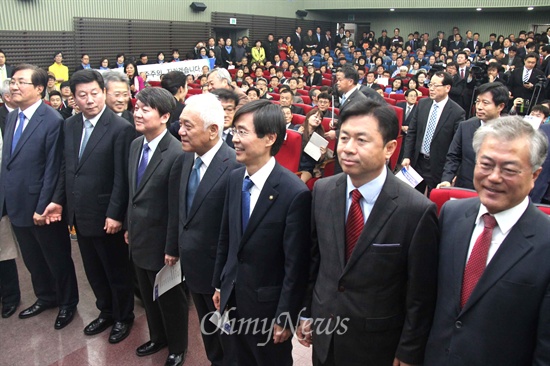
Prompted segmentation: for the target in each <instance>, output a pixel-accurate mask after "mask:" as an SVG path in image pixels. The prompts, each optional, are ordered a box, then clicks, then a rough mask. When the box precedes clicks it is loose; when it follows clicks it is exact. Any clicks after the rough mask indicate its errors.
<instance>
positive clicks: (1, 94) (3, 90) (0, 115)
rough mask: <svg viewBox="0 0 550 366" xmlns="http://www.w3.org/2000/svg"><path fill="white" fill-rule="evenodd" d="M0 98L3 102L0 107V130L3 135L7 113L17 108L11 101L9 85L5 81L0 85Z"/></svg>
mask: <svg viewBox="0 0 550 366" xmlns="http://www.w3.org/2000/svg"><path fill="white" fill-rule="evenodd" d="M0 98H2V101H3V102H4V105H3V106H2V107H0V129H1V130H2V135H4V130H5V127H6V118H7V117H8V113H10V112H11V111H13V110H14V109H16V108H17V105H16V104H15V103H13V101H12V97H11V94H10V84H9V81H8V80H5V81H4V83H2V84H0Z"/></svg>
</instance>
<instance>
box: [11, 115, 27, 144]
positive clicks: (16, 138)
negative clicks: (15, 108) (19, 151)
mask: <svg viewBox="0 0 550 366" xmlns="http://www.w3.org/2000/svg"><path fill="white" fill-rule="evenodd" d="M24 125H25V114H24V113H23V112H19V126H17V129H16V130H15V133H14V134H13V141H12V142H11V153H12V154H13V151H14V150H15V148H16V147H17V143H18V142H19V139H20V138H21V135H22V134H23V126H24Z"/></svg>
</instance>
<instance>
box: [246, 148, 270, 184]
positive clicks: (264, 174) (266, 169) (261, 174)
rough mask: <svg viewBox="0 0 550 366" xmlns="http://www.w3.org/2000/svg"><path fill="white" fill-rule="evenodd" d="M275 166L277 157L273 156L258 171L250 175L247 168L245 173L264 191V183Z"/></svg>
mask: <svg viewBox="0 0 550 366" xmlns="http://www.w3.org/2000/svg"><path fill="white" fill-rule="evenodd" d="M273 168H275V158H274V157H273V156H272V157H271V158H270V159H269V161H268V162H267V163H266V164H265V165H264V166H263V167H261V168H260V169H259V170H258V171H257V172H256V173H254V174H252V175H250V174H248V171H247V170H245V172H244V174H245V176H249V177H250V180H251V181H252V183H254V185H255V186H256V187H257V188H258V189H259V190H260V192H261V191H262V189H263V188H264V184H265V182H266V181H267V178H269V175H270V174H271V172H272V171H273Z"/></svg>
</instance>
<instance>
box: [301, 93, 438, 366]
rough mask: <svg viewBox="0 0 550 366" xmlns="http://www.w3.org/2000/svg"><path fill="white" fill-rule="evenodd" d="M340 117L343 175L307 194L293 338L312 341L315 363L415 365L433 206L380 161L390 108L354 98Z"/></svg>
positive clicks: (392, 143)
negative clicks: (299, 305) (301, 286)
mask: <svg viewBox="0 0 550 366" xmlns="http://www.w3.org/2000/svg"><path fill="white" fill-rule="evenodd" d="M341 119H342V123H341V126H340V128H341V129H340V149H339V151H338V158H339V159H340V163H341V165H342V168H343V170H344V173H345V174H339V175H336V176H333V177H330V178H326V179H322V180H320V181H318V183H317V184H316V185H315V187H314V190H313V203H312V225H313V227H312V233H313V234H312V238H313V246H312V251H311V252H312V265H311V266H310V267H311V274H310V279H311V281H312V283H311V284H310V287H309V289H308V292H307V294H308V295H307V297H306V309H308V310H309V309H310V313H309V314H307V315H310V316H311V319H310V320H309V321H306V320H302V321H301V327H299V328H298V333H297V335H298V338H299V339H300V340H301V343H302V344H304V345H306V346H307V345H309V344H311V342H313V358H314V360H315V361H314V364H315V365H322V366H325V365H350V366H359V365H361V366H371V365H372V366H376V365H394V366H397V365H410V364H422V361H423V357H424V347H425V345H426V341H427V339H428V333H429V329H430V325H431V321H432V317H433V311H434V308H435V298H436V286H437V280H436V278H437V243H438V239H439V235H438V231H439V230H438V227H437V215H436V207H435V205H434V204H433V203H431V202H430V201H428V200H427V199H426V198H425V197H422V195H421V194H419V193H418V192H415V191H414V190H413V189H410V187H408V186H406V185H405V184H404V183H402V182H400V181H399V180H398V179H397V178H395V177H394V175H393V174H392V173H391V172H390V171H389V170H388V169H387V167H386V161H387V160H388V159H389V158H390V156H391V155H392V154H393V152H394V150H395V148H396V146H397V141H396V138H397V135H398V128H399V127H398V121H397V116H396V114H395V112H394V111H393V109H392V108H391V107H389V106H388V105H386V104H379V103H376V102H372V101H367V102H366V103H362V104H353V105H351V106H350V107H348V108H347V109H346V111H344V113H342V114H341ZM365 141H368V143H366V142H365ZM367 145H368V146H367ZM397 228H401V230H399V229H397ZM304 315H306V314H304ZM311 322H313V324H315V326H313V327H312V328H311V327H310V326H309V325H310V324H311ZM344 322H345V324H344ZM328 323H330V325H329V326H328V327H327V325H328ZM342 327H345V328H344V329H342ZM327 329H331V330H332V331H328V330H327Z"/></svg>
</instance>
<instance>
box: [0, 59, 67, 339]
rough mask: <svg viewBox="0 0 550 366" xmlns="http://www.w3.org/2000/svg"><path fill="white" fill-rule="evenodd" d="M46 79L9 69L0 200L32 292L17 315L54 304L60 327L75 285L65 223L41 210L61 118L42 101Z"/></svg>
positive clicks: (59, 144)
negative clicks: (8, 108)
mask: <svg viewBox="0 0 550 366" xmlns="http://www.w3.org/2000/svg"><path fill="white" fill-rule="evenodd" d="M47 82H48V75H47V73H46V72H45V71H44V70H42V69H40V68H38V67H37V66H34V65H26V64H23V65H18V66H16V67H15V68H14V71H13V77H12V80H11V82H10V93H11V98H12V101H13V102H14V103H15V104H17V106H18V107H19V108H18V109H16V110H14V111H12V112H11V113H10V114H9V115H8V117H7V118H6V128H5V140H4V146H3V150H2V173H1V178H0V179H1V181H0V204H1V205H2V211H3V213H4V214H6V213H7V215H8V217H9V218H10V220H11V222H12V225H13V229H14V232H15V235H16V237H17V240H18V242H19V245H20V247H21V253H22V255H23V260H24V262H25V265H26V266H27V268H28V270H29V272H30V273H31V280H32V285H33V290H34V293H35V295H36V297H37V300H36V302H35V303H34V304H33V305H32V306H30V307H29V308H27V309H25V310H23V311H22V312H21V313H20V314H19V318H21V319H25V318H30V317H32V316H35V315H38V314H40V313H41V312H43V311H44V310H46V309H48V308H52V307H59V309H60V310H59V314H58V316H57V319H56V321H55V325H54V327H55V329H61V328H63V327H65V326H66V325H67V324H69V323H70V322H71V320H72V319H73V317H74V314H75V312H76V305H77V303H78V288H77V282H76V275H75V270H74V264H73V260H72V258H71V243H70V239H69V233H68V230H67V224H66V223H65V222H64V220H62V219H61V218H59V220H57V221H56V222H50V220H49V219H48V218H47V215H46V214H47V212H46V207H47V206H48V204H49V202H50V201H51V200H52V196H53V195H54V191H55V186H56V183H57V181H58V177H59V169H60V167H61V161H62V153H63V140H62V136H63V133H62V131H63V118H62V117H61V116H60V115H59V113H57V112H56V111H55V110H54V109H53V108H51V107H49V106H48V105H46V104H44V102H43V101H42V98H43V97H44V93H45V90H46V84H47Z"/></svg>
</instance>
